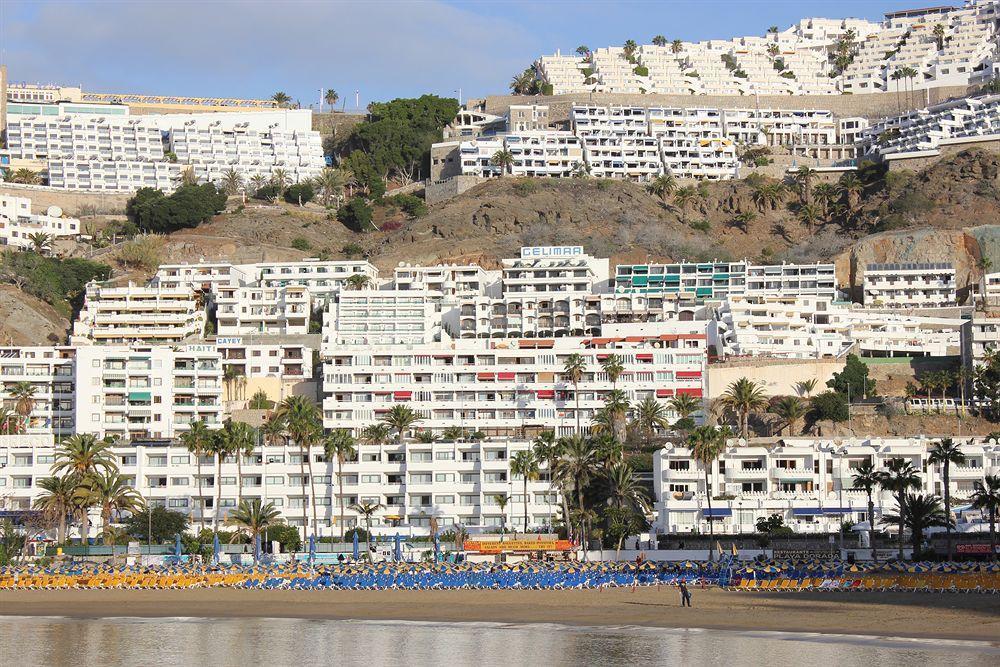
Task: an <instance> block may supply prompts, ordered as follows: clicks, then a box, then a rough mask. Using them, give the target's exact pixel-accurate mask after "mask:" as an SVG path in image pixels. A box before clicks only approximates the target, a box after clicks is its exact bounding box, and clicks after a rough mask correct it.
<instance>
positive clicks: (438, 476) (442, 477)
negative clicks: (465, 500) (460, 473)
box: [434, 472, 455, 482]
mask: <svg viewBox="0 0 1000 667" xmlns="http://www.w3.org/2000/svg"><path fill="white" fill-rule="evenodd" d="M434 481H435V482H454V481H455V473H451V472H439V473H435V474H434Z"/></svg>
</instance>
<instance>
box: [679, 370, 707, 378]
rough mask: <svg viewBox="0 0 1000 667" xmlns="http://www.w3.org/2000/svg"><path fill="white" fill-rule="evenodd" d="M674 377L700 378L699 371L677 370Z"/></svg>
mask: <svg viewBox="0 0 1000 667" xmlns="http://www.w3.org/2000/svg"><path fill="white" fill-rule="evenodd" d="M675 377H676V378H677V379H678V380H693V379H695V378H701V371H677V373H676V376H675Z"/></svg>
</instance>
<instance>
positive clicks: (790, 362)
mask: <svg viewBox="0 0 1000 667" xmlns="http://www.w3.org/2000/svg"><path fill="white" fill-rule="evenodd" d="M843 369H844V361H843V360H842V359H771V358H768V357H752V358H743V359H735V360H731V361H726V362H724V363H719V364H710V365H709V366H708V397H709V399H712V400H714V399H716V398H718V397H719V396H721V395H722V394H723V393H724V392H725V391H726V387H728V386H729V384H730V383H732V382H735V381H736V380H739V379H740V378H742V377H748V378H752V379H753V380H754V381H755V382H757V383H758V384H762V385H763V387H764V392H765V393H766V394H767V395H768V396H795V395H796V391H795V383H797V382H802V381H805V380H816V389H815V390H814V391H813V393H814V394H818V393H821V392H823V391H825V390H826V382H827V380H829V379H831V378H832V377H833V374H834V373H839V372H840V371H842V370H843Z"/></svg>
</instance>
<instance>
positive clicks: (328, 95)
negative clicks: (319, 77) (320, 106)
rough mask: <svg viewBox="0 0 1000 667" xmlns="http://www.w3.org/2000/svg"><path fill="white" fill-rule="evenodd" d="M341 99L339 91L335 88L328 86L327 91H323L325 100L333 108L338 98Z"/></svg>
mask: <svg viewBox="0 0 1000 667" xmlns="http://www.w3.org/2000/svg"><path fill="white" fill-rule="evenodd" d="M339 99H340V95H338V94H337V91H336V90H334V89H333V88H327V89H326V92H325V93H323V100H324V101H325V102H326V103H327V104H329V105H330V107H331V108H332V107H333V106H334V105H335V104H336V103H337V100H339Z"/></svg>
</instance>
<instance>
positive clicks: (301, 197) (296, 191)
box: [285, 183, 316, 204]
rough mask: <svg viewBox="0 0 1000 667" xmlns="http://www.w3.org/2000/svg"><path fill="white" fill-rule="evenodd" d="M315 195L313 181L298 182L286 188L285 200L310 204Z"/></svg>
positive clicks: (291, 202) (292, 202)
mask: <svg viewBox="0 0 1000 667" xmlns="http://www.w3.org/2000/svg"><path fill="white" fill-rule="evenodd" d="M315 196H316V191H315V190H313V186H312V184H311V183H296V184H295V185H293V186H291V187H289V188H288V189H287V190H285V201H286V202H288V203H289V204H308V203H309V202H311V201H312V200H313V197H315Z"/></svg>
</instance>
